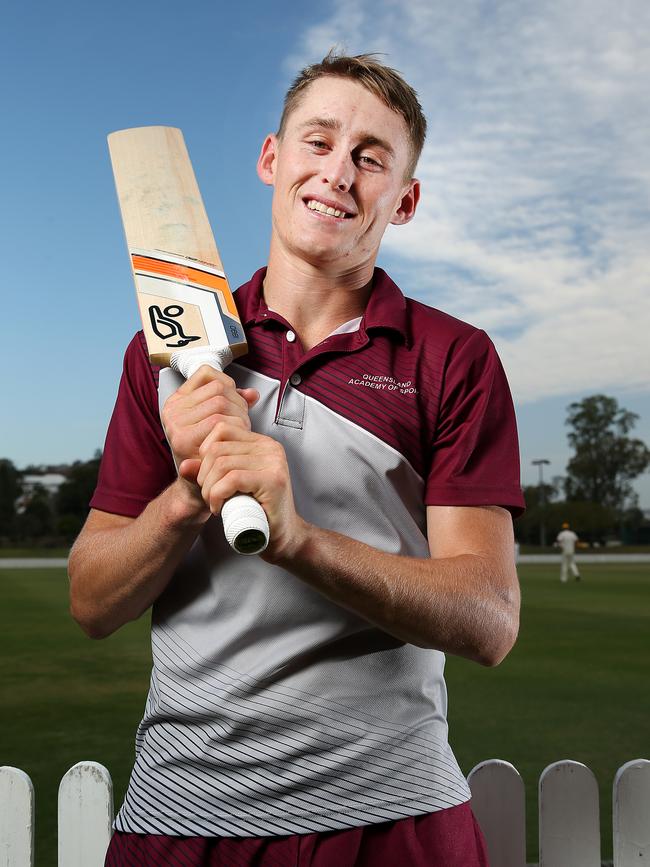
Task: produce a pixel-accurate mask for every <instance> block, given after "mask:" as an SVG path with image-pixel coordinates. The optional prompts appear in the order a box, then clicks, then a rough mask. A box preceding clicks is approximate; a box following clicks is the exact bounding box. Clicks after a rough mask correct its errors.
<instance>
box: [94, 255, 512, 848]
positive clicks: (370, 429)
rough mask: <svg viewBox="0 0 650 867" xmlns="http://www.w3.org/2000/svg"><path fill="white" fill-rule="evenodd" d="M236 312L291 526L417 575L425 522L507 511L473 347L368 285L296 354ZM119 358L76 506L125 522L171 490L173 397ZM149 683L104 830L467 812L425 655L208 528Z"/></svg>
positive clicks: (258, 826)
mask: <svg viewBox="0 0 650 867" xmlns="http://www.w3.org/2000/svg"><path fill="white" fill-rule="evenodd" d="M264 273H265V272H264V271H263V270H262V271H259V272H257V273H256V274H255V275H254V277H253V279H252V280H251V281H250V283H247V284H245V285H244V286H242V287H241V288H240V289H239V290H238V292H237V293H236V296H235V297H236V302H237V306H238V309H239V311H240V314H241V318H242V322H244V324H245V326H246V329H247V337H248V341H249V347H250V351H249V353H248V355H246V356H244V357H243V358H241V359H238V360H237V361H236V362H235V363H233V364H231V365H230V367H229V368H228V373H229V374H230V375H231V376H233V378H234V379H235V380H236V382H237V384H238V386H239V387H242V388H243V387H254V388H256V389H257V390H258V391H259V392H260V395H261V398H260V400H259V401H258V403H257V404H256V405H255V407H254V408H253V409H252V410H251V422H252V426H253V430H255V431H257V432H259V433H263V434H267V435H269V436H272V437H273V438H274V439H276V440H278V441H279V442H281V443H282V445H283V446H284V448H285V451H286V454H287V459H288V463H289V468H290V472H291V479H292V485H293V493H294V499H295V503H296V508H297V510H298V512H299V513H300V514H301V515H302V517H303V518H305V519H306V520H307V521H310V522H312V523H314V524H317V525H319V526H321V527H324V528H327V529H330V530H334V531H337V532H341V533H344V534H345V535H347V536H350V537H352V538H355V539H359V540H361V541H363V542H366V543H367V544H369V545H373V546H374V547H376V548H379V549H381V550H384V551H387V552H390V553H394V554H402V555H406V556H413V557H427V556H429V551H428V546H427V539H426V506H427V505H436V504H437V505H458V506H460V505H490V504H491V505H500V506H503V507H505V508H507V509H509V510H510V511H511V512H513V513H514V514H518V513H519V512H521V511H522V508H523V498H522V494H521V489H520V486H519V456H518V447H517V434H516V426H515V419H514V413H513V408H512V401H511V398H510V393H509V389H508V385H507V382H506V379H505V375H504V373H503V369H502V367H501V364H500V362H499V359H498V357H497V354H496V352H495V350H494V347H493V345H492V343H491V342H490V340H489V339H488V337H487V336H486V335H485V334H484V333H483V332H482V331H479V330H477V329H476V328H473V327H472V326H470V325H467V324H465V323H463V322H460V321H459V320H457V319H454V318H453V317H450V316H448V315H446V314H444V313H441V312H440V311H437V310H434V309H432V308H429V307H426V306H425V305H423V304H421V303H418V302H416V301H413V300H410V299H407V298H405V297H404V296H403V295H402V293H401V292H400V290H399V289H398V288H397V286H395V284H394V283H393V282H392V281H391V280H390V278H389V277H388V276H387V275H386V274H385V273H384V272H383V271H381V270H379V269H377V270H376V271H375V279H374V288H373V292H372V294H371V297H370V300H369V303H368V306H367V309H366V312H365V315H364V316H363V317H362V318H361V320H360V321H354V322H351V323H346V324H345V325H344V326H342V327H341V329H338V330H337V332H335V333H334V334H332V335H330V336H329V337H328V338H326V339H325V340H324V341H323V342H322V343H320V344H319V345H318V346H316V347H314V348H313V349H311V350H309V351H308V352H304V351H303V349H302V347H301V345H300V340H299V338H298V337H297V335H296V334H295V333H294V331H293V330H292V328H291V324H290V323H288V322H287V321H286V320H284V319H283V318H282V317H281V316H279V315H278V314H276V313H274V312H273V311H271V310H269V309H268V307H267V306H266V304H265V302H264V299H263V297H262V281H263V278H264ZM155 373H156V372H155V371H152V369H151V367H150V365H149V362H148V360H147V356H146V350H145V346H144V341H143V339H142V336H141V335H139V336H136V338H134V340H133V341H132V343H131V344H130V346H129V348H128V350H127V353H126V357H125V365H124V373H123V377H122V381H121V383H120V391H119V395H118V400H117V404H116V408H115V411H114V414H113V418H112V420H111V424H110V428H109V432H108V437H107V441H106V448H105V452H104V457H103V460H102V466H101V470H100V478H99V483H98V487H97V490H96V492H95V495H94V497H93V500H92V503H91V505H92V507H93V508H95V509H101V510H103V511H107V512H113V513H116V514H122V515H129V516H137V515H138V514H139V513H140V512H141V511H142V509H143V508H144V507H145V506H146V505H147V503H148V502H149V501H150V500H152V499H153V498H154V497H156V496H157V495H158V494H159V493H160V492H161V491H162V490H163V489H164V488H165V487H166V486H167V485H168V484H169V483H170V482H171V481H172V480H173V478H174V477H175V471H174V465H173V461H172V459H171V455H170V451H169V448H168V446H167V444H166V441H165V437H164V433H163V431H162V427H161V425H160V417H159V405H162V403H163V402H164V400H165V399H166V398H167V397H168V396H169V394H170V393H171V392H172V391H173V390H174V389H175V388H176V387H178V385H179V384H180V381H179V379H178V375H177V374H175V373H174V372H173V371H171V370H163V371H160V383H159V389H158V390H157V388H156V383H155ZM152 646H153V670H152V676H151V687H150V690H149V696H148V699H147V704H146V708H145V713H144V718H143V720H142V723H141V724H140V727H139V729H138V733H137V737H136V753H137V755H136V762H135V766H134V769H133V774H132V776H131V781H130V784H129V788H128V791H127V794H126V797H125V801H124V804H123V806H122V809H121V810H120V812H119V815H118V817H117V819H116V823H115V826H116V828H117V829H118V830H121V831H133V832H150V833H159V834H172V835H190V836H192V835H203V836H222V837H223V836H226V837H227V836H233V837H238V836H242V837H245V836H268V835H285V834H308V833H312V832H316V831H328V830H334V829H341V828H353V827H359V826H362V825H370V824H376V823H381V822H385V821H389V820H393V819H399V818H403V817H405V816H415V815H419V814H423V813H430V812H433V811H436V810H440V809H443V808H445V807H449V806H453V805H456V804H460V803H463V802H465V801H467V800H468V799H469V797H470V793H469V789H468V787H467V784H466V782H465V779H464V777H463V774H462V773H461V771H460V769H459V767H458V765H457V763H456V760H455V758H454V756H453V754H452V751H451V749H450V747H449V745H448V742H447V723H446V705H447V697H446V689H445V684H444V679H443V667H444V654H442V653H440V652H439V651H435V650H426V649H423V648H420V647H415V646H414V645H411V644H405V643H404V642H402V641H400V640H398V639H396V638H393V637H392V636H390V635H388V634H387V633H385V632H383V631H382V630H380V629H378V628H376V627H375V626H373V625H372V624H370V623H369V622H367V621H366V620H364V619H363V618H361V617H359V616H357V615H356V614H353V613H352V612H350V611H347V610H346V609H344V608H341V607H340V606H338V605H336V604H334V603H333V602H330V601H329V600H328V599H326V598H325V597H324V596H322V595H321V594H319V593H318V591H316V590H315V589H313V588H311V587H310V586H308V585H306V584H305V583H303V582H302V581H300V580H299V579H298V578H296V577H294V576H293V575H291V574H290V573H288V572H285V571H284V570H282V569H280V568H277V567H274V566H270V565H269V564H267V563H265V562H264V561H263V560H261V559H260V558H259V557H242V556H239V555H237V554H234V553H233V552H232V551H231V549H230V548H229V546H228V544H227V543H226V541H225V539H224V536H223V530H222V528H221V525H220V522H219V521H218V520H217V519H214V518H213V519H210V520H209V521H208V523H207V524H206V526H205V529H204V531H203V532H202V534H201V536H200V537H199V539H198V540H197V542H196V543H195V545H194V546H193V548H192V549H191V551H190V552H189V554H188V556H187V557H186V559H185V561H184V562H183V563H182V564H181V566H180V567H179V568H178V570H177V572H176V574H175V575H174V578H173V579H172V581H171V582H170V584H169V585H168V587H167V589H166V590H165V592H164V593H163V594H162V595H161V597H160V598H159V599H158V600H157V601H156V603H155V605H154V608H153V615H152Z"/></svg>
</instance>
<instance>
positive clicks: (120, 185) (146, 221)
mask: <svg viewBox="0 0 650 867" xmlns="http://www.w3.org/2000/svg"><path fill="white" fill-rule="evenodd" d="M108 146H109V151H110V155H111V162H112V165H113V174H114V177H115V186H116V189H117V196H118V200H119V203H120V211H121V213H122V223H123V225H124V233H125V235H126V241H127V246H128V248H129V255H130V258H131V267H132V269H133V278H134V281H135V285H136V291H137V298H138V305H139V308H140V315H141V319H142V326H143V329H144V334H145V337H146V340H147V347H148V350H149V357H150V359H151V361H152V362H153V363H154V364H159V365H161V366H163V367H166V366H169V365H170V363H171V358H172V356H173V355H174V354H175V353H180V352H182V351H183V350H184V349H186V348H192V349H196V348H198V347H201V346H218V347H220V348H224V347H229V349H230V351H231V352H232V356H233V358H236V357H237V356H239V355H243V354H244V353H245V352H246V349H247V347H246V338H245V336H244V329H243V328H242V324H241V321H240V319H239V314H238V313H237V308H236V306H235V302H234V300H233V296H232V292H231V290H230V286H229V285H228V279H227V277H226V275H225V273H224V270H223V265H222V263H221V257H220V256H219V251H218V249H217V245H216V243H215V240H214V235H213V233H212V229H211V227H210V222H209V220H208V215H207V213H206V210H205V206H204V204H203V200H202V198H201V193H200V191H199V186H198V184H197V181H196V177H195V175H194V170H193V169H192V164H191V162H190V158H189V154H188V152H187V148H186V146H185V141H184V139H183V134H182V132H181V131H180V130H179V129H176V128H174V127H162V126H152V127H138V128H135V129H126V130H119V131H118V132H114V133H111V134H110V135H109V137H108Z"/></svg>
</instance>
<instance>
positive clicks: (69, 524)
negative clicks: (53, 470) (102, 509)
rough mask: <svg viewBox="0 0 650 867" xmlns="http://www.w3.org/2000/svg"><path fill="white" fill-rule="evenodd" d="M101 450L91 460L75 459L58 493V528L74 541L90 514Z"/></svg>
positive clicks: (56, 502)
mask: <svg viewBox="0 0 650 867" xmlns="http://www.w3.org/2000/svg"><path fill="white" fill-rule="evenodd" d="M100 459H101V452H96V453H95V457H94V458H92V460H90V461H75V462H74V464H73V465H72V467H71V468H70V470H69V471H68V474H67V478H66V480H65V482H63V484H62V485H61V487H60V488H59V490H58V491H57V493H56V497H55V500H54V502H55V505H56V511H57V515H58V521H57V529H58V531H59V533H60V534H61V535H62V536H64V537H65V538H66V539H67V540H68V541H72V540H73V539H74V537H75V536H76V535H77V533H78V532H79V530H81V527H82V526H83V523H84V521H85V520H86V516H87V514H88V503H89V502H90V498H91V497H92V495H93V491H94V490H95V487H96V486H97V474H98V472H99V463H100Z"/></svg>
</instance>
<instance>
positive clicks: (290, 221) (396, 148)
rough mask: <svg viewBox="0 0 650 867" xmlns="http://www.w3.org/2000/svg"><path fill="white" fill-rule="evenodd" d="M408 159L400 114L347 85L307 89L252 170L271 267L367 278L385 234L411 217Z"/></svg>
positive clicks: (413, 197) (327, 80)
mask: <svg viewBox="0 0 650 867" xmlns="http://www.w3.org/2000/svg"><path fill="white" fill-rule="evenodd" d="M410 159H411V152H410V148H409V139H408V132H407V127H406V124H405V122H404V120H403V118H402V117H401V115H399V114H398V113H397V112H395V111H393V110H392V109H390V108H389V107H388V106H387V105H385V104H384V103H383V102H382V101H381V100H380V99H379V98H378V97H376V96H375V95H374V94H373V93H371V92H370V91H368V90H366V88H364V87H363V86H362V85H360V84H358V83H357V82H355V81H352V80H350V79H346V78H342V77H340V76H333V75H328V76H325V77H323V78H319V79H317V80H316V81H314V82H313V84H311V85H310V86H309V87H308V89H307V90H306V92H305V93H304V95H303V96H302V97H301V99H300V101H299V103H298V105H297V107H296V108H295V109H294V110H293V112H292V113H291V115H290V116H289V118H288V121H287V123H286V126H285V130H284V132H283V135H282V137H281V138H278V137H277V136H275V135H269V136H267V138H266V140H265V142H264V145H263V146H262V152H261V154H260V158H259V161H258V174H259V176H260V178H261V179H262V180H263V181H264V183H266V184H270V185H272V186H273V187H274V192H273V231H272V239H271V259H273V257H274V256H275V255H278V254H282V255H283V256H285V257H286V256H289V257H291V258H296V257H297V258H298V259H299V260H301V261H303V262H306V263H309V264H310V265H313V266H315V267H318V268H324V269H326V270H328V271H331V270H332V269H334V270H337V271H339V272H340V273H352V272H362V273H364V274H365V273H366V272H367V279H369V278H370V276H371V274H370V272H371V270H372V267H373V266H374V262H375V259H376V256H377V251H378V249H379V244H380V242H381V239H382V237H383V234H384V231H385V230H386V227H387V225H388V224H389V223H393V224H396V225H400V224H403V223H407V222H408V221H409V220H410V219H411V218H412V216H413V214H414V213H415V207H416V205H417V201H418V198H419V183H418V181H417V180H415V179H410V178H405V173H406V171H407V169H408V166H409V162H410Z"/></svg>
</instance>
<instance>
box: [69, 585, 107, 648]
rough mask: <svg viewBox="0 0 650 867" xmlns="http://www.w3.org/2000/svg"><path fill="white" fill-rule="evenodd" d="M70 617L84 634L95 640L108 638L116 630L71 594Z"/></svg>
mask: <svg viewBox="0 0 650 867" xmlns="http://www.w3.org/2000/svg"><path fill="white" fill-rule="evenodd" d="M70 616H71V617H72V619H73V620H74V621H75V623H76V624H77V625H78V626H80V627H81V629H82V630H83V632H85V634H86V635H87V636H88V638H92V639H93V640H99V639H101V638H108V636H109V635H112V634H113V632H114V631H115V630H113V629H109V628H107V626H106V623H105V622H104V620H103V619H102V618H100V617H99V616H98V615H97V614H96V613H94V612H93V611H91V610H89V609H88V608H87V607H86V606H84V605H83V604H81V603H80V602H79V600H78V599H76V598H75V596H74V594H72V593H71V594H70Z"/></svg>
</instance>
